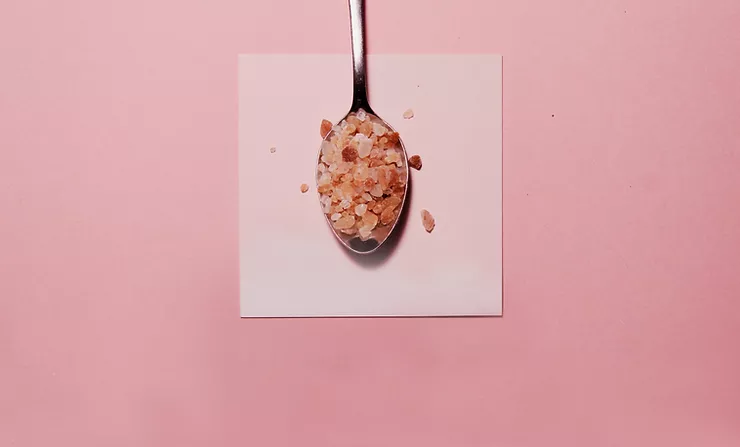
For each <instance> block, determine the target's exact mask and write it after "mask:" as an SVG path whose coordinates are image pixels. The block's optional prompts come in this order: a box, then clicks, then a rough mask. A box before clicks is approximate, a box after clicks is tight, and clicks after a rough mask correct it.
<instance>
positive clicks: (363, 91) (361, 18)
mask: <svg viewBox="0 0 740 447" xmlns="http://www.w3.org/2000/svg"><path fill="white" fill-rule="evenodd" d="M364 14H365V0H349V18H350V32H351V36H352V69H353V75H354V76H353V85H354V88H353V93H352V107H351V108H350V110H349V112H348V113H347V115H345V116H344V118H342V119H341V120H339V122H341V121H342V120H344V119H346V118H347V117H349V115H351V114H353V113H357V112H358V111H360V110H364V111H365V112H366V113H367V114H370V115H373V116H375V117H376V118H377V119H378V120H380V121H381V122H382V123H383V125H385V126H386V127H387V128H388V129H390V130H391V131H393V132H395V129H393V127H392V126H391V125H390V124H388V123H387V122H386V121H385V120H383V119H382V118H380V117H379V116H377V114H375V112H373V110H372V108H371V107H370V104H369V101H368V99H367V71H366V63H365V62H366V58H365V29H364V28H365V15H364ZM332 135H334V132H333V131H332V132H329V134H328V135H327V136H326V137H325V138H324V140H329V139H331V137H332ZM398 145H399V147H400V148H401V152H402V154H401V156H402V157H403V169H404V170H405V171H406V185H405V187H404V192H403V200H402V201H401V205H399V208H398V210H399V211H398V215H397V216H396V220H395V221H394V222H393V224H392V225H387V226H385V227H376V228H375V229H374V230H373V238H371V239H370V240H369V241H365V242H363V241H361V240H360V239H359V238H358V237H357V236H350V235H347V234H344V233H342V232H341V231H338V230H335V229H334V226H333V225H332V222H331V220H330V219H329V216H327V215H326V214H324V217H325V218H326V222H327V224H328V225H329V228H330V229H331V231H332V233H334V236H336V238H337V239H338V240H339V242H341V244H342V245H343V246H344V247H345V248H347V249H348V250H350V251H351V252H354V253H357V254H370V253H373V252H375V251H377V250H378V249H379V248H380V247H381V245H383V244H384V243H385V242H386V241H388V239H389V237H390V236H391V234H392V233H393V230H395V229H396V227H397V225H398V222H399V221H400V219H401V216H402V214H403V212H404V207H405V205H406V198H407V195H408V192H409V182H410V181H411V176H410V175H409V174H410V173H409V164H408V155H407V154H406V147H405V146H404V144H403V140H402V139H401V138H400V137H399V141H398ZM320 162H321V149H320V148H319V155H318V157H317V160H316V166H317V171H316V179H317V181H316V188H317V189H318V178H319V177H320V173H319V172H318V165H319V163H320ZM319 197H321V194H319ZM322 213H323V209H322Z"/></svg>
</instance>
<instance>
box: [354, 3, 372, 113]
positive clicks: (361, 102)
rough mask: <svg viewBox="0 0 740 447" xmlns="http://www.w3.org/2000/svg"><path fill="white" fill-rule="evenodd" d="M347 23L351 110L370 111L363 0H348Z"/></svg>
mask: <svg viewBox="0 0 740 447" xmlns="http://www.w3.org/2000/svg"><path fill="white" fill-rule="evenodd" d="M349 24H350V32H351V34H352V68H353V71H354V90H353V95H352V110H353V111H356V110H358V109H365V111H368V112H370V111H371V110H370V105H369V104H368V100H367V81H366V73H367V72H366V69H365V0H349Z"/></svg>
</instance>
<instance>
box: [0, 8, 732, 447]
mask: <svg viewBox="0 0 740 447" xmlns="http://www.w3.org/2000/svg"><path fill="white" fill-rule="evenodd" d="M436 3H437V4H435V5H431V4H430V3H429V2H426V1H422V0H408V1H403V2H397V1H392V0H369V4H368V26H369V28H370V29H369V36H368V37H369V40H370V51H371V52H378V53H381V52H394V53H396V52H442V53H444V52H461V53H463V52H499V53H501V54H503V55H504V166H505V168H504V169H505V174H504V178H505V179H504V233H505V235H504V282H505V286H504V290H505V295H504V317H503V318H482V319H412V320H400V319H398V320H397V319H383V320H370V319H367V320H363V319H354V320H344V319H333V320H301V321H287V320H282V321H274V320H273V321H263V320H260V321H243V320H240V319H239V318H238V315H239V309H238V306H239V302H238V266H237V249H238V245H237V197H236V194H237V169H236V167H237V166H236V153H237V142H236V138H237V134H236V104H237V96H236V78H237V70H236V68H237V54H238V53H244V52H339V51H346V50H347V49H348V42H347V34H348V30H347V29H348V25H347V10H346V5H345V1H344V0H331V1H322V2H317V1H312V2H308V1H299V0H289V1H280V2H277V1H276V2H266V1H259V2H258V1H231V0H230V1H218V0H214V1H209V2H205V1H198V2H196V1H174V0H147V1H143V0H132V1H127V2H122V1H121V2H104V1H97V0H76V1H75V0H70V1H66V2H58V1H51V0H46V1H38V0H24V1H21V0H10V1H7V0H6V1H4V2H2V6H0V56H1V57H0V65H1V66H0V68H1V69H0V300H1V301H0V445H3V446H6V445H11V446H48V445H61V446H72V445H74V446H83V447H87V446H100V445H105V446H131V445H136V446H164V445H178V446H201V445H219V446H235V445H254V446H295V445H302V446H350V445H351V446H378V445H384V446H410V445H424V446H440V447H441V446H449V445H460V446H462V445H465V446H491V445H501V446H541V445H565V444H567V445H579V446H580V445H583V446H591V445H614V446H617V445H669V444H670V445H673V446H689V445H707V446H730V445H733V446H734V445H737V443H738V442H739V441H740V380H738V377H740V348H738V340H739V339H740V275H737V267H738V265H740V230H739V229H740V211H739V210H738V202H739V201H740V198H739V195H740V175H738V173H737V171H738V165H739V164H740V149H738V145H739V144H740V143H738V141H740V126H738V117H739V116H740V75H739V74H740V73H739V70H740V67H739V66H738V59H737V57H738V54H740V31H738V28H737V24H738V23H740V2H737V1H736V0H724V1H721V0H715V1H707V2H704V1H699V0H673V1H668V0H660V1H659V0H651V1H637V0H625V1H609V0H605V1H592V0H562V1H545V0H532V1H513V0H512V1H506V2H503V1H501V2H495V1H494V2H487V1H484V0H457V1H450V2H436ZM552 115H555V116H554V117H553V116H552Z"/></svg>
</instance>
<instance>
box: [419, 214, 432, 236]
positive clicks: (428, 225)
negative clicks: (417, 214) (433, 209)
mask: <svg viewBox="0 0 740 447" xmlns="http://www.w3.org/2000/svg"><path fill="white" fill-rule="evenodd" d="M421 224H422V225H424V229H425V230H427V233H431V232H432V230H434V217H433V216H432V213H430V212H429V211H427V210H421Z"/></svg>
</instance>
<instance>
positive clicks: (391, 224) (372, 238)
mask: <svg viewBox="0 0 740 447" xmlns="http://www.w3.org/2000/svg"><path fill="white" fill-rule="evenodd" d="M364 3H365V1H364V0H349V17H350V31H351V35H352V67H353V75H354V82H353V84H354V88H353V98H352V107H351V108H350V110H349V112H348V113H347V114H346V115H345V116H344V118H342V119H341V120H340V121H339V122H340V123H343V124H344V126H345V127H346V125H347V122H348V121H347V120H348V119H349V120H352V121H353V122H354V123H357V122H358V121H360V122H363V121H365V120H368V121H370V122H371V123H372V124H373V126H374V127H373V129H374V130H373V132H372V135H363V137H359V135H360V134H359V133H358V134H357V135H358V138H360V140H363V139H364V138H366V137H367V136H369V137H371V138H375V140H376V141H379V140H382V139H383V136H384V135H385V136H386V137H388V136H392V140H397V142H395V144H393V142H392V143H390V144H391V146H392V147H391V148H390V151H392V152H393V151H395V152H399V153H400V160H397V161H396V162H395V165H393V164H389V165H386V167H385V168H383V169H387V170H386V171H385V174H384V175H387V176H390V177H391V178H393V176H395V178H396V179H397V182H396V183H395V187H394V189H393V192H392V194H391V195H390V196H389V195H387V194H381V197H378V196H377V190H373V191H371V192H373V193H374V194H372V195H370V197H371V198H372V199H373V200H371V201H369V202H368V204H369V205H373V204H375V207H374V209H376V210H377V209H378V208H377V206H378V205H380V206H383V205H386V207H387V206H393V204H395V205H396V206H395V207H393V209H392V210H391V211H392V213H388V212H386V214H387V215H385V216H384V215H383V214H382V213H381V214H380V216H379V217H380V219H379V220H380V221H377V220H376V219H375V218H374V217H372V216H370V215H369V214H367V213H371V210H370V209H367V210H366V211H365V212H364V213H362V216H360V213H359V212H357V211H355V204H354V203H351V204H350V207H349V208H348V209H345V210H344V211H342V216H346V215H349V216H351V217H352V219H354V220H355V222H356V223H355V227H354V228H339V229H338V228H336V227H337V226H340V227H344V225H338V224H344V223H346V221H345V219H349V217H344V218H340V217H337V216H338V215H339V214H340V213H333V212H327V211H326V210H327V209H329V208H330V207H332V208H336V207H337V206H338V205H337V199H336V198H335V199H334V200H333V201H332V204H331V205H330V204H328V202H329V199H328V198H327V196H328V195H336V194H340V196H341V197H344V196H342V194H343V193H341V192H338V191H337V189H339V188H338V187H336V185H335V187H334V191H330V192H327V193H322V183H323V186H324V188H325V189H329V188H331V186H330V185H328V184H326V177H325V176H326V175H327V172H326V168H327V165H326V164H323V163H322V160H326V159H323V157H322V155H323V154H324V153H326V149H325V148H333V147H337V146H336V145H335V146H330V145H333V144H334V143H333V141H339V140H338V138H339V137H340V134H341V133H342V131H343V130H344V129H343V128H342V127H340V125H336V126H334V127H333V128H332V131H331V132H329V133H328V134H327V135H326V136H325V137H324V140H323V141H322V145H321V148H320V149H319V157H318V162H317V164H316V166H317V169H316V181H317V190H318V191H319V201H320V202H321V206H322V212H324V216H325V217H326V221H327V223H328V224H329V228H331V230H332V233H334V235H335V236H336V238H337V239H338V240H339V242H340V243H341V244H342V245H343V246H344V247H346V248H347V249H348V250H350V251H351V252H354V253H357V254H370V253H372V252H374V251H376V250H377V249H378V248H380V246H381V245H383V243H384V242H386V241H387V240H388V238H389V236H390V235H391V233H392V232H393V230H394V229H395V227H396V224H397V223H398V221H399V218H400V216H401V214H402V211H403V207H404V205H405V204H406V195H407V194H408V181H409V167H408V161H407V160H408V156H407V155H406V148H405V147H404V145H403V141H401V139H400V137H398V133H397V132H395V130H394V129H393V128H392V127H391V126H390V125H389V124H388V123H387V122H385V121H384V120H383V119H381V118H380V117H378V116H377V115H376V114H375V112H373V109H372V108H371V107H370V104H369V102H368V99H367V82H366V73H367V72H366V69H365V65H366V64H365V62H366V61H365V32H364V22H365V16H364V9H365V8H364V6H365V5H364ZM363 118H364V119H363ZM378 126H379V127H378ZM378 129H379V130H378ZM365 132H366V133H368V131H367V130H366V131H365ZM378 132H380V134H378ZM387 139H388V138H386V140H387ZM365 144H366V146H365V149H367V142H366V143H365ZM385 144H386V145H387V144H389V143H388V142H386V143H385ZM341 149H344V148H343V147H339V148H338V150H341ZM334 150H336V149H334ZM329 152H331V149H329ZM365 152H367V150H365ZM337 154H338V152H337ZM342 154H345V152H344V151H342ZM354 154H355V155H354V156H356V154H357V152H356V151H355V152H354ZM362 155H363V154H362V152H360V154H359V161H360V162H361V161H362V159H363V158H364V159H365V160H366V161H367V160H369V158H367V157H368V155H367V154H364V155H365V157H362ZM350 158H352V157H350ZM356 159H357V158H356ZM343 160H345V161H346V160H347V159H343ZM370 166H372V164H370ZM371 169H372V168H371ZM391 170H394V171H396V172H395V174H394V173H391V172H390V171H391ZM352 172H354V171H350V172H349V174H350V175H351V174H352ZM376 174H378V173H377V172H376ZM380 174H383V172H380ZM322 176H324V179H323V180H322ZM355 178H356V177H355ZM398 179H400V180H398ZM335 183H336V182H335ZM357 188H359V187H357ZM325 192H326V191H325ZM365 192H366V193H368V192H367V191H365ZM386 192H387V191H386ZM355 194H356V193H355ZM364 197H365V198H367V197H368V195H367V194H364ZM376 199H377V200H376ZM363 200H364V199H360V201H363ZM399 200H400V203H397V202H399ZM389 204H391V205H389ZM360 208H361V207H360ZM337 211H341V210H337ZM353 211H354V212H353ZM391 215H392V216H391ZM383 217H384V218H385V219H383ZM391 217H392V221H389V219H390V218H391ZM340 219H341V221H340ZM373 220H376V221H377V225H375V226H373V228H372V230H371V231H370V234H369V235H368V231H367V228H369V226H370V225H371V224H372V221H373ZM368 221H370V223H366V222H368ZM383 221H385V222H387V223H385V222H383ZM358 225H359V226H360V227H359V229H358V228H357V226H358ZM363 225H364V226H363Z"/></svg>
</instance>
